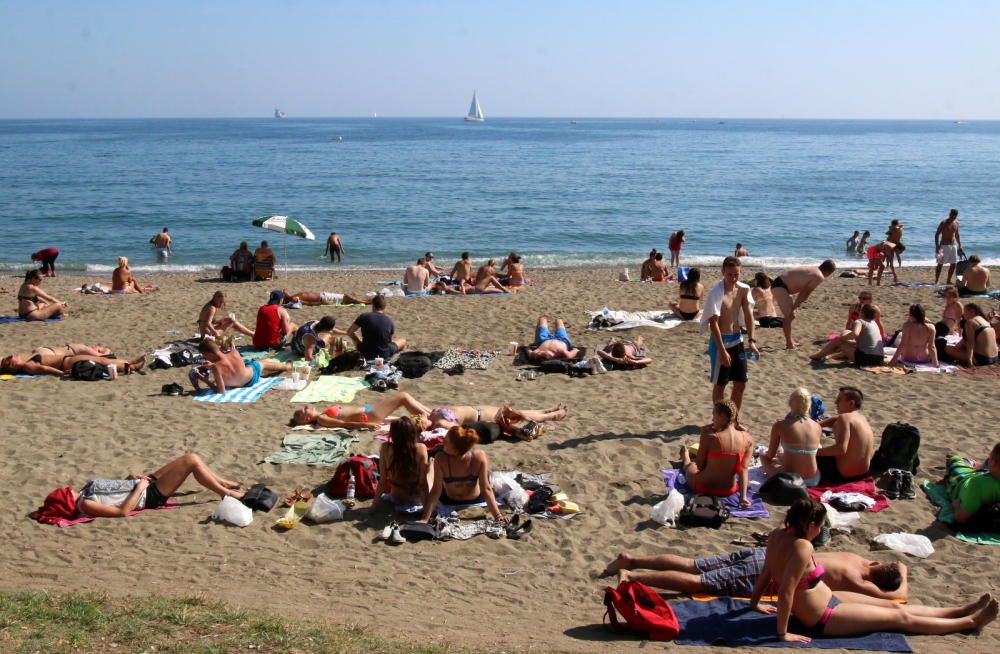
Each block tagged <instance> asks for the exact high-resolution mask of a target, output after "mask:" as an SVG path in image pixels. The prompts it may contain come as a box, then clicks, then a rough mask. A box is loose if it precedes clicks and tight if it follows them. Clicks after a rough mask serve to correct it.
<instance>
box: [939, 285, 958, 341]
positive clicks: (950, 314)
mask: <svg viewBox="0 0 1000 654" xmlns="http://www.w3.org/2000/svg"><path fill="white" fill-rule="evenodd" d="M963 309H964V307H963V306H962V303H961V302H959V300H958V289H957V288H955V287H954V286H945V287H944V310H943V311H942V312H941V321H942V322H944V324H946V325H948V333H950V334H958V333H960V332H961V328H960V324H961V322H962V320H963V316H962V311H963Z"/></svg>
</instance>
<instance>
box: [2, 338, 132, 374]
mask: <svg viewBox="0 0 1000 654" xmlns="http://www.w3.org/2000/svg"><path fill="white" fill-rule="evenodd" d="M78 361H93V362H95V363H102V364H104V365H116V366H121V369H122V372H124V373H125V374H129V373H131V372H135V371H138V370H141V369H142V368H143V366H145V365H146V358H145V357H139V358H138V359H133V360H132V361H123V360H121V359H117V358H115V356H114V355H113V354H112V353H111V350H109V349H108V348H106V347H104V346H103V345H84V344H82V343H67V344H66V345H65V346H62V347H36V348H35V349H34V350H32V351H31V352H29V353H28V354H11V355H9V356H5V357H4V358H3V359H0V375H58V376H62V375H68V374H70V373H71V372H73V364H74V363H77V362H78Z"/></svg>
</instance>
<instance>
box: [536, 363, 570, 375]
mask: <svg viewBox="0 0 1000 654" xmlns="http://www.w3.org/2000/svg"><path fill="white" fill-rule="evenodd" d="M538 369H539V370H540V371H541V372H542V373H543V374H546V375H553V374H556V375H557V374H563V375H567V374H569V369H570V364H569V363H567V362H566V361H563V360H562V359H550V360H548V361H542V362H541V363H540V364H539V366H538Z"/></svg>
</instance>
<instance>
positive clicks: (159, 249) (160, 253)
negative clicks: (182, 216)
mask: <svg viewBox="0 0 1000 654" xmlns="http://www.w3.org/2000/svg"><path fill="white" fill-rule="evenodd" d="M149 242H150V243H152V244H153V249H154V250H156V258H157V259H159V260H160V261H166V260H167V259H168V258H169V257H170V255H171V254H172V253H173V251H174V239H172V238H170V234H168V233H167V228H166V227H164V228H163V231H162V232H160V233H159V234H157V235H156V236H154V237H153V238H151V239H149Z"/></svg>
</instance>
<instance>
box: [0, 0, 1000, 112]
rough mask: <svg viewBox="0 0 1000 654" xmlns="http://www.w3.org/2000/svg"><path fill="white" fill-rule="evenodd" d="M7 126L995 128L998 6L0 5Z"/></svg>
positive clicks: (556, 2)
mask: <svg viewBox="0 0 1000 654" xmlns="http://www.w3.org/2000/svg"><path fill="white" fill-rule="evenodd" d="M0 62H2V65H0V118H35V117H175V116H176V117H182V116H190V117H208V116H267V115H269V114H270V113H271V112H272V111H273V109H274V108H275V107H281V108H282V109H284V110H285V111H287V112H288V114H289V115H290V116H367V115H371V114H372V112H374V111H377V112H378V113H379V115H383V116H454V115H461V114H463V113H464V112H465V110H466V108H467V107H468V102H469V98H470V96H471V93H472V90H473V88H476V89H478V90H479V94H480V99H481V101H482V104H483V108H484V110H485V112H486V114H487V116H488V117H490V116H492V117H498V116H580V117H583V116H620V117H652V116H657V117H671V116H686V117H773V118H782V117H788V118H793V117H799V118H943V119H954V118H962V119H1000V2H993V1H980V2H972V1H962V0H952V1H948V2H944V1H940V2H931V1H924V0H909V1H907V2H902V1H895V0H885V1H875V0H868V1H864V2H861V1H851V0H846V1H835V2H805V1H793V0H788V1H787V2H772V1H767V0H755V1H751V0H744V1H739V2H737V1H708V0H704V1H698V2H695V1H692V2H671V1H669V0H661V1H648V2H646V1H635V2H587V1H576V2H567V1H564V0H547V1H542V0H535V1H533V2H519V1H511V2H492V3H476V2H468V1H466V2H433V3H432V2H419V1H416V0H414V1H410V2H379V1H374V0H368V1H360V0H359V1H357V2H351V3H344V2H318V1H316V2H313V1H306V0H299V1H296V2H279V1H275V0H272V1H270V2H257V1H254V0H248V1H245V2H235V1H233V2H221V1H210V0H208V1H203V2H189V1H186V0H176V1H172V2H158V3H153V2H97V1H93V2H48V1H45V0H42V1H35V0H31V1H29V0H22V1H20V2H13V1H8V0H0Z"/></svg>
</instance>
